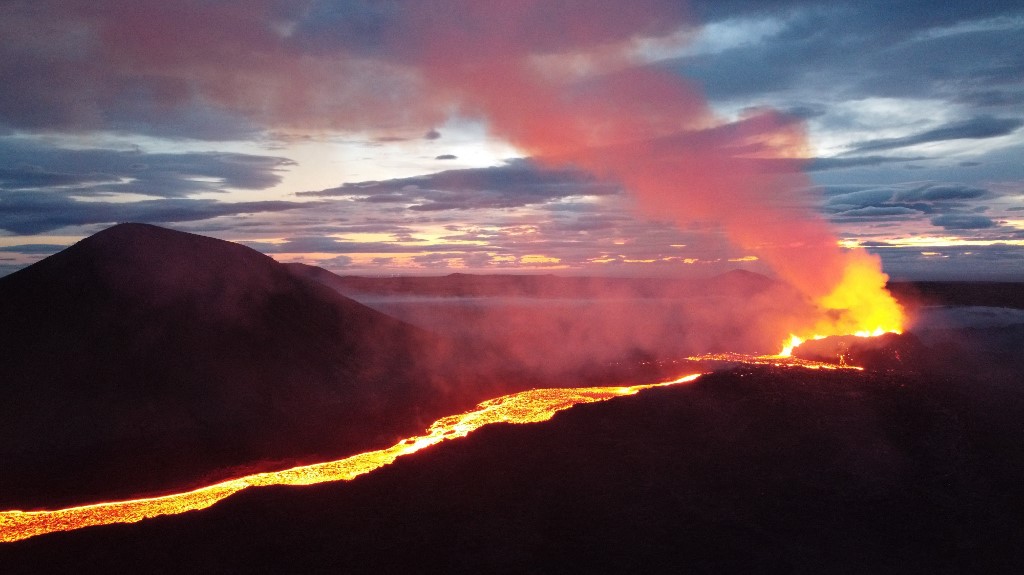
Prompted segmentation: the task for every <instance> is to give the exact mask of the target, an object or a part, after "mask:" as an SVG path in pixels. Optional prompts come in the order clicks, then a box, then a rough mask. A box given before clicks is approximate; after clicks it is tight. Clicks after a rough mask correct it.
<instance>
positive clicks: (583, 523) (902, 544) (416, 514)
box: [0, 367, 1024, 574]
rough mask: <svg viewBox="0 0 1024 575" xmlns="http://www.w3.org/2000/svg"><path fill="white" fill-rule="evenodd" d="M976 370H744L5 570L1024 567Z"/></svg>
mask: <svg viewBox="0 0 1024 575" xmlns="http://www.w3.org/2000/svg"><path fill="white" fill-rule="evenodd" d="M978 375H979V377H978V378H977V379H971V380H957V379H944V378H942V377H922V376H919V375H912V374H907V373H900V372H891V371H890V372H885V371H879V372H849V371H847V372H835V371H827V370H820V371H811V370H800V369H773V368H765V367H757V368H752V367H741V368H738V369H736V370H734V371H730V372H723V373H716V374H712V375H709V376H705V377H704V378H702V379H700V380H698V381H697V382H695V383H694V384H691V385H686V386H680V387H670V388H664V389H653V390H649V391H646V392H642V393H641V394H639V395H636V396H633V397H626V398H618V399H614V400H611V401H608V402H606V403H600V404H592V405H586V406H578V407H576V408H573V409H572V410H570V411H567V412H564V413H560V414H558V415H556V416H555V417H554V419H552V420H551V421H549V422H546V423H539V424H533V425H496V426H492V427H487V428H483V429H481V430H479V431H477V432H475V433H474V434H472V435H470V436H469V437H467V438H465V439H462V440H459V441H455V442H451V443H449V444H443V445H439V446H437V447H435V448H432V449H429V450H425V451H422V452H420V453H417V454H414V455H410V456H407V457H404V458H402V459H400V460H399V461H397V462H395V463H394V464H393V465H391V466H388V467H385V468H383V469H380V470H378V471H376V472H374V473H372V474H369V475H366V476H363V477H360V478H357V479H356V480H354V481H352V482H349V483H333V484H323V485H317V486H310V487H302V488H283V487H282V488H266V489H250V490H247V491H246V492H243V493H240V494H239V495H237V496H234V497H232V498H230V499H228V500H225V501H224V502H222V503H220V504H218V505H216V506H214V507H212V508H210V509H208V510H206V511H202V512H198V513H187V514H183V515H178V516H169V517H161V518H157V519H154V520H151V521H145V522H142V523H140V524H134V525H110V526H105V527H97V528H90V529H83V530H81V531H76V532H71V533H57V534H51V535H45V536H42V537H39V538H37V539H30V540H27V541H22V542H17V543H12V544H6V545H0V565H3V566H4V568H5V571H6V572H9V573H38V572H54V573H61V572H72V571H75V570H77V569H79V568H80V567H81V566H82V565H88V566H89V567H90V568H91V569H93V570H98V571H115V570H117V571H129V572H145V573H194V572H210V573H264V572H299V573H312V572H316V573H442V572H443V573H577V572H578V573H806V574H816V573H1020V572H1021V570H1022V569H1024V550H1022V549H1021V545H1020V542H1021V540H1022V538H1024V523H1022V522H1021V520H1020V518H1021V516H1022V513H1024V483H1022V482H1021V481H1020V477H1021V469H1022V466H1024V428H1022V427H1021V425H1020V422H1021V420H1022V417H1024V392H1022V390H1021V388H1020V387H1019V386H1017V385H1004V386H1000V385H995V384H993V383H992V382H989V381H986V380H985V379H984V377H983V374H978ZM85 558H87V561H88V562H87V563H84V561H86V559H85Z"/></svg>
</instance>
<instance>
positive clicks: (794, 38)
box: [661, 0, 1024, 106]
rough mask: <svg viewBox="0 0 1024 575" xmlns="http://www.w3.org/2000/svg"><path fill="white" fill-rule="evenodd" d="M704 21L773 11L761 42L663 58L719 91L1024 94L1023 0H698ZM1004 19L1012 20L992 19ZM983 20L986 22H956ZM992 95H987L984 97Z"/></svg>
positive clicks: (962, 96)
mask: <svg viewBox="0 0 1024 575" xmlns="http://www.w3.org/2000/svg"><path fill="white" fill-rule="evenodd" d="M694 8H695V12H696V13H697V14H698V16H700V18H701V20H702V21H705V22H712V23H714V22H719V23H728V22H736V21H744V20H748V21H749V20H771V21H775V22H777V23H779V24H780V25H781V29H780V30H778V31H777V32H776V33H772V34H769V35H768V36H767V37H765V38H764V39H762V40H761V41H758V40H757V39H754V40H753V41H751V42H748V43H743V44H740V45H737V46H732V47H728V48H726V49H725V50H723V51H720V52H718V53H713V54H699V55H695V56H688V57H684V58H680V59H678V60H675V61H671V62H664V63H662V64H661V65H662V66H665V67H667V68H669V69H672V70H676V71H678V72H680V73H682V74H683V75H684V76H688V77H693V78H696V79H697V80H698V81H700V82H701V83H702V85H703V86H704V88H705V89H706V90H707V92H708V94H709V95H710V96H711V97H712V98H713V99H725V100H728V99H736V98H748V97H752V96H756V95H759V94H760V95H764V94H768V93H776V92H784V91H787V90H791V89H794V90H801V89H805V88H811V89H814V88H821V89H827V91H828V92H827V93H828V94H831V95H833V96H838V97H840V98H857V97H866V96H889V97H901V96H904V97H924V98H934V97H943V98H948V99H950V100H958V101H965V102H966V101H968V100H970V99H972V98H974V99H976V100H978V101H977V102H976V104H977V105H979V106H985V105H998V103H999V102H1000V101H1001V102H1003V103H1004V104H1012V103H1014V102H1016V103H1019V102H1020V95H1021V93H1022V88H1024V85H1022V80H1021V78H1022V75H1021V74H1020V70H1021V67H1022V62H1021V58H1020V54H1021V53H1024V33H1022V28H1024V25H1022V24H1021V23H1020V21H1019V19H1018V20H1016V21H1014V20H1013V19H1012V16H1013V15H1015V14H1016V15H1017V16H1019V15H1021V14H1022V13H1024V10H1022V7H1021V5H1020V3H1019V2H992V3H989V2H985V3H980V2H951V3H944V4H943V5H937V4H935V3H932V2H924V1H919V0H904V1H897V2H893V1H881V0H878V1H860V0H857V1H851V0H846V1H839V2H830V3H827V4H824V3H821V2H817V1H793V2H785V1H782V2H718V1H712V0H706V1H700V2H696V3H695V5H694ZM998 18H1005V19H1007V20H1006V21H1003V22H991V20H994V19H998ZM970 21H976V22H978V21H984V22H987V26H984V27H983V29H980V30H978V29H972V28H971V27H963V28H957V26H959V25H962V24H963V23H965V22H970ZM982 99H984V100H987V102H982V101H981V100H982Z"/></svg>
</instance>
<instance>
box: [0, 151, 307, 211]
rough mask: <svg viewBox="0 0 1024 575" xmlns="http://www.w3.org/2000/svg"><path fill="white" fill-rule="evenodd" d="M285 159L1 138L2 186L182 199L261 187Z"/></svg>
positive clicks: (274, 179)
mask: <svg viewBox="0 0 1024 575" xmlns="http://www.w3.org/2000/svg"><path fill="white" fill-rule="evenodd" d="M293 165H295V163H294V162H292V161H291V160H288V159H287V158H280V157H273V156H255V155H246V154H231V153H224V152H184V153H177V154H174V153H161V154H151V153H146V152H142V151H139V150H134V151H124V150H105V149H70V148H60V147H54V146H47V145H44V144H39V143H30V142H25V141H21V140H14V139H11V138H6V139H0V190H9V191H10V190H48V189H52V190H56V189H59V190H62V191H65V192H67V193H72V194H74V195H78V196H85V195H109V194H118V193H130V194H141V195H145V196H157V197H164V198H181V197H186V196H190V195H194V194H199V193H206V192H220V191H224V190H225V189H227V188H242V189H251V190H260V189H266V188H269V187H272V186H274V185H276V184H278V183H279V182H280V181H281V174H280V171H281V170H282V169H283V168H286V167H289V166H293Z"/></svg>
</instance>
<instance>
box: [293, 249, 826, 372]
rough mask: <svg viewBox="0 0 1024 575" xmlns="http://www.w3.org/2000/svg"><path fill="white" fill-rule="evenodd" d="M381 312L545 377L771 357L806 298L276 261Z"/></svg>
mask: <svg viewBox="0 0 1024 575" xmlns="http://www.w3.org/2000/svg"><path fill="white" fill-rule="evenodd" d="M286 265H288V266H289V267H290V269H292V270H293V271H294V272H295V273H296V274H298V275H302V276H303V277H308V278H310V279H314V280H316V281H319V282H321V283H323V284H324V285H327V286H329V287H331V288H333V289H334V290H336V291H338V293H341V294H345V295H347V296H350V297H352V298H354V299H357V300H359V301H361V302H363V303H366V304H367V305H369V306H371V307H373V308H374V309H377V310H379V311H382V312H384V313H386V314H388V315H392V316H394V317H397V318H400V319H402V320H404V321H407V322H409V323H412V324H414V325H417V326H420V327H423V328H425V329H430V330H432V331H436V332H438V333H443V334H445V335H448V336H450V337H453V338H457V339H462V340H468V341H472V342H476V343H478V344H482V345H485V346H487V347H489V348H492V349H498V350H501V352H502V354H503V356H504V357H505V359H504V361H506V362H507V363H509V364H511V365H517V366H520V367H521V368H522V369H523V370H525V371H527V372H534V373H540V374H543V375H545V376H548V377H555V378H557V377H560V376H561V377H563V380H564V376H565V374H567V373H572V374H579V373H581V372H588V371H596V372H602V371H603V372H607V371H609V370H612V369H615V366H623V365H626V364H630V363H633V364H635V363H638V362H639V363H644V362H648V363H650V362H652V361H655V360H664V359H668V360H671V359H678V358H682V357H686V356H688V355H694V354H700V353H707V352H723V351H736V352H750V353H775V352H777V351H778V349H779V345H780V342H782V341H784V340H785V339H786V338H787V337H788V335H789V332H788V331H787V330H786V329H785V326H786V325H789V324H791V322H790V321H787V319H788V318H789V317H791V316H794V315H795V314H798V313H800V311H801V310H805V311H809V310H810V309H811V308H810V307H809V306H808V304H807V302H806V300H804V299H803V298H801V297H800V295H799V294H797V293H796V292H795V291H794V290H792V289H790V288H789V287H788V286H786V285H785V284H782V283H780V282H777V281H775V280H773V279H771V278H768V277H765V276H763V275H760V274H756V273H752V272H746V271H741V270H734V271H731V272H728V273H725V274H722V275H719V276H714V277H711V278H700V279H678V278H676V279H672V278H668V279H666V278H614V277H574V276H555V275H470V274H450V275H446V276H437V277H408V276H407V277H381V278H378V277H358V276H337V275H334V274H332V273H330V272H328V271H326V270H323V269H320V268H317V267H313V266H308V265H303V264H286Z"/></svg>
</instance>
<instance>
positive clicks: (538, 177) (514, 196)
mask: <svg viewBox="0 0 1024 575" xmlns="http://www.w3.org/2000/svg"><path fill="white" fill-rule="evenodd" d="M618 192H619V186H617V185H615V184H611V183H608V182H602V181H599V180H596V179H594V178H593V177H591V176H589V175H587V174H584V173H582V172H579V171H575V170H565V169H561V170H547V169H541V168H538V167H537V166H536V165H534V164H533V163H532V162H530V161H527V160H513V161H510V162H508V163H506V164H504V165H501V166H495V167H489V168H471V169H464V170H446V171H443V172H438V173H435V174H430V175H426V176H416V177H411V178H397V179H394V180H385V181H372V182H358V183H348V184H344V185H342V186H340V187H337V188H331V189H327V190H321V191H316V192H300V193H299V195H306V196H319V197H347V198H351V199H354V200H356V201H360V202H370V203H404V204H407V205H408V208H409V209H410V210H413V211H419V212H433V211H444V210H469V209H486V208H517V207H522V206H527V205H533V204H543V203H546V202H550V201H552V200H559V199H563V198H568V197H573V196H583V195H589V196H607V195H613V194H617V193H618Z"/></svg>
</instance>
